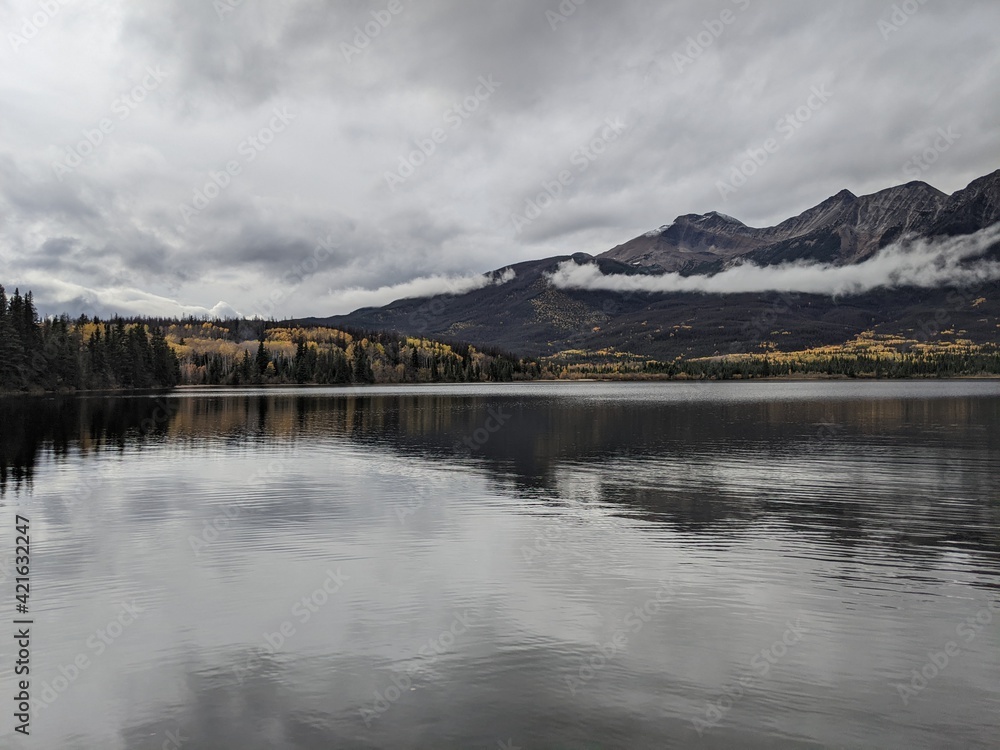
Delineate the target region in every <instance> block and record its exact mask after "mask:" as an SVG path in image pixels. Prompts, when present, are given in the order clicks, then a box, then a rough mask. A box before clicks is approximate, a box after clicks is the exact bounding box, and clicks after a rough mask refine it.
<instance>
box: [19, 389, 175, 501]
mask: <svg viewBox="0 0 1000 750" xmlns="http://www.w3.org/2000/svg"><path fill="white" fill-rule="evenodd" d="M170 403H171V402H170V400H169V399H165V398H164V397H162V396H148V397H147V396H144V397H129V398H124V397H115V396H106V397H88V398H75V397H72V396H65V397H63V396H40V397H30V396H29V397H23V396H22V397H13V398H0V496H2V495H3V494H4V493H6V491H7V489H9V488H11V487H12V488H13V489H19V488H21V487H22V486H23V487H25V488H27V489H30V488H31V484H32V480H33V478H34V470H35V465H36V463H37V462H38V461H39V459H40V457H41V456H42V455H43V454H48V455H50V456H51V457H52V458H53V459H54V460H56V461H59V460H61V459H64V458H66V456H67V455H69V454H70V452H71V451H79V452H81V453H89V452H92V451H98V450H110V449H117V450H123V449H124V448H125V447H126V445H129V444H136V445H142V444H144V443H146V442H147V441H148V440H150V439H152V438H154V437H157V436H162V435H164V434H165V433H166V431H167V427H168V424H169V421H170V416H171V412H172V408H171V406H170Z"/></svg>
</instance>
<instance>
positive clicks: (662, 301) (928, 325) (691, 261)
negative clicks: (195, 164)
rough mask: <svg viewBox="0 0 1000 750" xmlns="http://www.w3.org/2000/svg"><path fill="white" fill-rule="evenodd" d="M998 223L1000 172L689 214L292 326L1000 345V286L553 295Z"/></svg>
mask: <svg viewBox="0 0 1000 750" xmlns="http://www.w3.org/2000/svg"><path fill="white" fill-rule="evenodd" d="M997 222H1000V170H996V171H994V172H992V173H990V174H988V175H984V176H983V177H980V178H977V179H976V180H973V181H972V182H971V183H969V185H968V186H967V187H965V188H963V189H961V190H958V191H956V192H955V193H952V194H951V195H947V194H945V193H943V192H941V191H940V190H937V189H936V188H934V187H933V186H931V185H929V184H927V183H925V182H922V181H912V182H908V183H906V184H904V185H897V186H894V187H890V188H886V189H884V190H880V191H877V192H875V193H871V194H868V195H863V196H857V195H855V194H854V193H852V192H851V191H849V190H841V191H839V192H837V193H835V194H834V195H832V196H830V197H829V198H827V199H826V200H824V201H822V202H821V203H819V204H817V205H816V206H813V207H812V208H809V209H806V210H805V211H803V212H801V213H800V214H798V215H797V216H793V217H791V218H789V219H786V220H785V221H783V222H780V223H779V224H777V225H775V226H773V227H762V228H755V227H750V226H748V225H746V224H744V223H743V222H741V221H740V220H739V219H736V218H733V217H731V216H727V215H725V214H722V213H719V212H717V211H711V212H709V213H707V214H702V215H698V214H686V215H682V216H678V217H677V218H676V219H675V220H674V221H673V222H671V223H669V224H664V225H663V226H662V227H660V228H659V229H657V230H653V231H652V232H648V233H646V234H645V235H640V236H639V237H636V238H633V239H632V240H629V241H628V242H626V243H623V244H622V245H618V246H616V247H614V248H611V249H610V250H608V251H606V252H604V253H601V254H599V255H597V256H591V255H589V254H587V253H566V254H564V255H559V256H554V257H550V258H543V259H539V260H533V261H523V262H520V263H516V264H514V265H512V266H508V267H504V268H511V269H513V271H514V278H513V280H511V281H508V282H507V283H505V284H492V285H488V286H485V287H483V288H481V289H476V290H473V291H470V292H466V293H464V294H460V295H437V296H434V297H425V298H416V299H402V300H396V301H394V302H392V303H390V304H388V305H385V306H383V307H378V308H371V307H369V308H362V309H360V310H356V311H354V312H352V313H350V314H348V315H337V316H331V317H328V318H307V319H304V320H300V321H296V322H301V323H305V324H320V325H346V326H353V327H355V328H363V329H371V330H392V331H396V332H399V333H404V334H407V335H415V336H437V337H446V338H450V339H455V340H462V341H467V342H469V343H472V344H475V345H478V346H496V347H501V348H504V349H507V350H510V351H516V352H518V353H521V354H525V355H530V356H553V355H557V354H560V353H563V352H566V351H575V352H583V353H601V354H600V356H605V357H611V358H614V357H617V356H623V355H626V354H627V355H635V356H642V357H650V358H656V359H661V360H662V359H671V358H674V357H694V356H713V355H719V354H725V353H735V352H759V351H761V350H766V349H769V348H770V349H775V348H778V349H782V350H785V351H789V350H800V349H808V348H811V347H815V346H828V345H835V344H838V343H841V342H844V341H847V340H850V339H853V338H855V337H857V336H858V335H859V334H861V333H862V332H864V331H869V330H874V331H879V332H882V333H887V334H892V335H896V334H899V335H910V334H912V335H917V334H919V335H920V336H922V337H925V338H927V337H933V336H937V337H939V338H942V339H943V340H944V339H948V338H949V337H950V340H955V341H959V340H966V339H968V340H973V341H980V342H995V341H996V340H997V338H998V336H1000V282H996V281H990V282H988V283H984V284H982V285H980V286H979V288H977V289H976V290H975V293H974V294H972V293H971V292H970V291H969V290H959V291H958V292H956V291H955V288H954V287H941V288H910V287H901V288H879V289H876V290H874V291H869V292H867V293H864V294H854V295H848V296H847V297H843V298H832V297H831V296H830V295H828V294H827V295H824V294H791V295H789V294H782V293H779V292H771V293H747V292H730V293H725V294H708V293H704V292H631V293H627V294H623V293H620V292H612V291H599V290H592V289H565V288H556V287H555V286H553V284H552V283H551V281H550V278H551V275H552V274H553V273H554V272H555V271H556V270H557V269H558V268H559V267H560V265H562V264H564V263H566V262H567V261H573V262H575V263H577V264H589V263H593V264H596V265H597V266H598V268H599V270H600V271H601V272H602V273H603V274H605V275H607V274H627V275H636V274H642V275H657V274H662V273H665V272H670V271H674V272H677V273H680V274H682V275H686V276H692V275H695V274H704V275H711V274H714V273H717V272H719V271H723V270H725V269H728V268H731V267H732V266H736V265H740V264H743V263H747V262H751V263H753V264H755V265H756V266H759V267H763V268H767V267H769V266H775V265H780V264H787V263H791V262H801V263H806V264H825V265H826V266H829V267H833V268H836V267H842V266H850V265H855V264H859V263H862V262H864V261H865V260H868V259H870V258H872V257H873V256H874V255H875V254H876V253H877V252H878V251H879V250H881V249H883V248H885V247H887V246H888V245H891V244H893V243H895V242H897V241H899V240H900V239H902V238H904V237H911V238H916V239H927V240H930V239H934V238H945V237H954V236H960V235H971V234H973V233H975V232H978V231H980V230H983V229H985V228H987V227H989V226H992V225H993V224H996V223H997ZM989 254H990V257H991V258H994V259H997V260H1000V246H997V245H994V246H992V247H990V248H989ZM497 273H499V271H494V272H492V274H490V275H491V276H495V275H496V274H497ZM956 295H957V296H956ZM970 295H972V296H970ZM956 300H957V301H956ZM776 311H777V313H776ZM762 321H763V322H762ZM932 329H933V330H932Z"/></svg>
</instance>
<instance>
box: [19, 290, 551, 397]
mask: <svg viewBox="0 0 1000 750" xmlns="http://www.w3.org/2000/svg"><path fill="white" fill-rule="evenodd" d="M540 376H541V365H539V363H538V362H536V361H534V360H529V359H523V358H521V357H518V356H516V355H514V354H511V353H509V352H505V351H501V350H499V349H492V348H484V349H477V348H475V347H473V346H471V345H469V344H465V343H462V342H442V341H435V340H429V339H424V338H411V337H406V336H403V335H401V334H395V333H386V332H383V331H364V330H338V329H330V328H305V327H298V326H290V327H289V326H285V325H283V324H280V323H277V322H275V321H264V320H226V321H206V320H199V319H195V318H183V319H170V318H154V317H118V316H116V317H114V318H112V319H110V320H101V319H99V318H97V317H93V318H91V317H88V316H86V315H81V316H80V317H79V318H76V319H70V318H69V317H68V316H66V315H61V316H58V317H49V318H44V319H43V318H40V317H39V315H38V311H37V309H36V308H35V304H34V300H33V298H32V294H31V292H30V291H29V292H27V293H25V294H23V295H22V294H21V293H20V290H18V289H15V291H14V294H13V295H11V296H10V298H8V297H7V294H6V291H5V290H4V288H3V287H2V286H0V392H17V391H74V390H115V389H144V388H170V387H173V386H175V385H179V384H180V385H231V386H241V385H271V384H275V385H276V384H307V383H309V384H319V385H338V384H349V383H413V382H440V383H459V382H472V383H475V382H502V381H511V380H521V379H532V378H537V377H540Z"/></svg>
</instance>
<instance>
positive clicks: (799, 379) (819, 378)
mask: <svg viewBox="0 0 1000 750" xmlns="http://www.w3.org/2000/svg"><path fill="white" fill-rule="evenodd" d="M977 380H983V381H1000V374H996V375H947V376H934V375H924V376H914V377H906V378H876V377H873V376H863V375H859V376H857V377H853V378H851V377H848V376H846V375H812V376H810V375H798V376H788V375H783V376H782V375H771V376H767V377H754V378H725V379H719V378H665V377H657V376H655V375H647V376H641V377H592V378H536V379H534V380H506V381H481V382H478V383H470V382H437V383H423V382H421V383H256V384H249V385H227V384H223V383H217V384H207V383H203V384H197V383H186V384H184V385H178V386H174V387H173V388H135V389H130V388H118V389H107V388H104V389H96V390H79V391H0V399H3V398H19V397H29V398H42V397H53V396H108V397H124V396H154V395H172V394H177V393H184V392H190V391H202V390H229V391H242V390H247V391H251V390H261V389H270V388H275V389H276V388H294V389H301V390H309V389H319V388H339V389H349V388H350V389H365V388H392V387H396V388H402V387H413V386H418V387H422V386H442V385H445V386H468V387H474V386H482V385H492V386H495V385H515V384H532V383H683V384H690V383H819V382H851V381H853V382H863V383H914V382H927V381H939V382H947V381H977Z"/></svg>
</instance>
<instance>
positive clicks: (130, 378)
mask: <svg viewBox="0 0 1000 750" xmlns="http://www.w3.org/2000/svg"><path fill="white" fill-rule="evenodd" d="M179 381H180V368H179V362H178V359H177V356H176V355H175V354H174V351H173V349H172V348H171V347H170V345H169V344H168V343H167V340H166V338H165V336H164V334H163V331H162V330H161V329H159V328H156V327H150V326H146V325H143V324H141V323H127V322H126V321H125V320H123V319H122V318H114V319H112V320H109V321H101V320H99V319H98V318H89V317H88V316H86V315H82V316H80V317H79V318H77V319H76V320H71V319H70V318H69V317H67V316H65V315H62V316H59V317H53V318H45V319H40V318H39V316H38V311H37V309H36V308H35V304H34V300H33V299H32V295H31V292H30V291H29V292H27V293H25V294H24V295H22V294H21V293H20V290H18V289H15V290H14V294H13V295H11V297H10V298H9V299H8V297H7V293H6V290H5V289H4V288H3V286H0V391H31V390H43V391H71V390H89V389H117V388H169V387H171V386H174V385H176V384H177V383H178V382H179Z"/></svg>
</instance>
